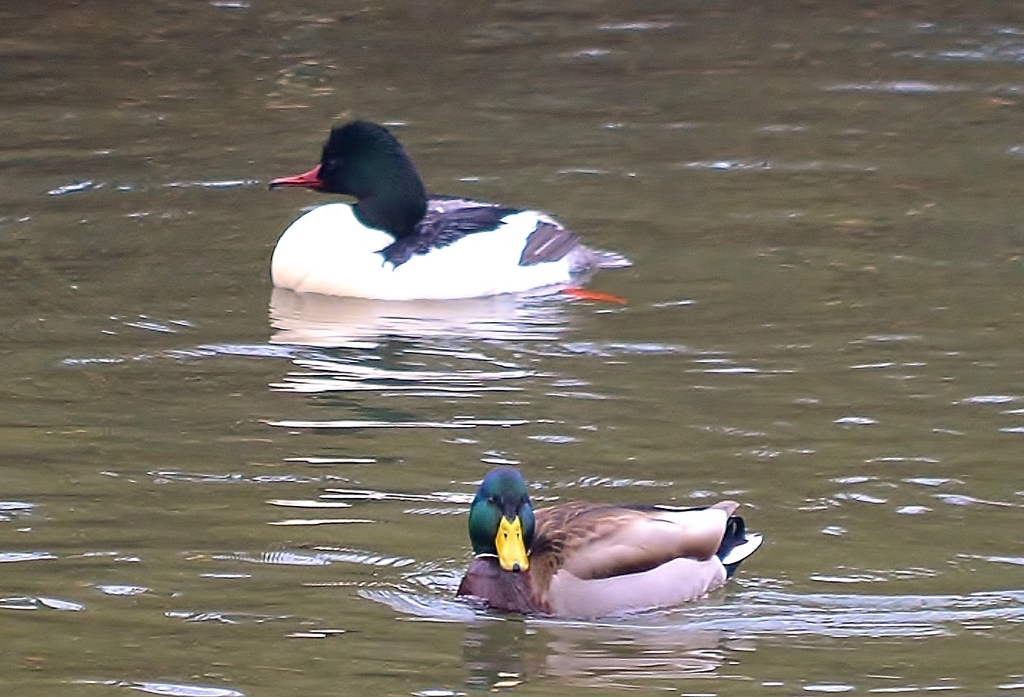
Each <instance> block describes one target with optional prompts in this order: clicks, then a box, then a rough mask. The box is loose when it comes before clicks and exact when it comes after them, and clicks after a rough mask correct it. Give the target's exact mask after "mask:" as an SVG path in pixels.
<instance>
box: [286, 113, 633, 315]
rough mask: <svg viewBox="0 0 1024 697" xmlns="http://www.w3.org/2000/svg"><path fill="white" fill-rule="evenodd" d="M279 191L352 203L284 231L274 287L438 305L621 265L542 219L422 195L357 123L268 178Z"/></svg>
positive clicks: (551, 284) (398, 149) (416, 180)
mask: <svg viewBox="0 0 1024 697" xmlns="http://www.w3.org/2000/svg"><path fill="white" fill-rule="evenodd" d="M278 187H304V188H307V189H313V190H315V191H320V192H324V193H333V194H346V195H349V196H354V197H355V198H356V203H355V204H354V205H350V204H347V203H332V204H328V205H325V206H319V207H317V208H314V209H313V210H311V211H309V212H308V213H306V214H305V215H303V216H301V217H300V218H299V219H298V220H296V221H295V222H294V223H292V224H291V226H289V227H288V229H286V230H285V231H284V233H283V234H282V235H281V238H280V239H279V240H278V242H277V247H276V248H275V249H274V256H273V259H272V261H271V276H272V278H273V282H274V285H275V286H277V287H278V288H286V289H288V290H294V291H297V292H302V293H320V294H323V295H336V296H350V297H353V296H354V297H361V298H371V299H376V300H447V299H453V298H472V297H483V296H488V295H499V294H502V293H519V292H523V291H532V290H536V289H540V288H552V289H558V288H562V287H573V286H574V285H576V284H578V282H579V281H580V280H581V279H582V277H583V276H585V275H586V274H587V272H589V271H591V270H593V269H597V268H615V267H621V266H628V265H629V261H628V260H627V259H625V257H622V256H620V255H618V254H614V253H612V252H601V251H598V250H594V249H590V248H588V247H586V246H584V245H583V244H582V243H581V242H580V239H579V236H578V235H577V234H576V233H574V232H572V231H570V230H568V229H566V228H565V227H564V226H562V224H561V223H559V222H558V221H556V220H555V219H554V218H552V217H551V216H550V215H548V214H547V213H542V212H540V211H535V210H525V209H518V208H511V207H508V206H502V205H500V204H497V203H487V202H484V201H475V200H471V199H466V198H460V197H455V196H428V195H427V193H426V190H425V188H424V186H423V181H422V180H421V179H420V175H419V173H417V171H416V167H415V166H414V165H413V163H412V160H411V159H409V156H408V155H407V154H406V152H405V150H404V149H403V148H402V145H401V144H400V143H399V142H398V140H397V139H396V138H395V137H394V136H393V135H392V134H391V133H390V132H389V131H388V130H387V129H386V128H384V127H383V126H380V125H378V124H375V123H369V122H367V121H353V122H351V123H348V124H345V125H343V126H337V127H335V128H334V129H333V130H332V131H331V135H330V137H329V138H328V140H327V143H326V144H324V148H323V154H322V156H321V159H320V164H319V165H317V166H316V167H314V168H313V169H311V170H310V171H308V172H306V173H305V174H300V175H297V176H294V177H283V178H281V179H275V180H273V181H272V182H270V188H272V189H274V188H278ZM579 294H581V295H584V297H586V294H585V293H582V292H581V293H579ZM595 295H597V294H595Z"/></svg>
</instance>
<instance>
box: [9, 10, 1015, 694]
mask: <svg viewBox="0 0 1024 697" xmlns="http://www.w3.org/2000/svg"><path fill="white" fill-rule="evenodd" d="M1022 56H1024V16H1020V13H1019V12H1017V8H1016V6H1015V5H1012V4H1008V3H998V2H982V3H971V4H964V5H949V4H943V6H942V7H941V8H938V9H935V8H930V7H928V6H927V5H923V6H919V7H912V8H907V7H905V6H904V5H902V4H898V3H881V4H876V5H873V6H871V7H870V8H868V7H867V6H858V7H850V6H848V4H847V3H829V2H822V3H803V4H800V5H772V6H771V7H770V8H769V6H764V7H750V6H748V5H746V4H729V3H690V4H683V5H680V4H679V3H667V2H666V3H660V2H651V3H625V4H623V3H600V2H599V3H593V2H586V3H584V2H556V3H496V4H482V3H462V2H447V3H443V4H439V5H431V6H427V5H423V4H420V3H397V4H396V3H391V4H386V5H359V4H349V3H327V2H304V3H285V2H271V1H268V2H258V3H257V2H242V3H218V2H214V3H198V2H179V3H174V2H153V3H134V4H130V5H126V4H124V3H115V2H91V3H81V4H77V5H65V4H62V3H37V4H34V5H32V6H31V7H30V6H28V5H24V4H15V3H7V4H5V5H3V6H0V66H2V70H3V80H0V104H2V108H0V128H2V132H3V133H4V137H3V139H2V143H0V165H2V166H0V270H2V274H0V278H2V279H3V280H2V290H0V312H2V316H3V317H4V318H5V322H4V323H3V329H2V334H0V445H2V457H0V474H2V478H0V482H2V485H0V637H2V639H3V641H2V647H3V648H2V650H0V692H3V694H17V695H27V696H28V695H47V696H51V695H65V694H66V695H105V694H117V693H119V692H120V693H126V692H127V691H128V690H133V691H138V690H141V691H143V692H144V693H152V694H173V695H177V696H178V697H188V696H190V695H193V696H201V697H216V696H228V695H235V694H243V695H246V696H252V697H256V696H262V695H297V694H303V695H306V694H309V695H320V694H324V695H327V694H371V695H421V696H423V697H428V696H429V697H441V696H444V695H457V694H463V693H475V692H482V691H485V690H490V689H498V690H500V691H507V692H516V693H521V694H552V693H553V692H556V691H557V692H560V693H562V694H566V695H570V694H584V692H585V690H588V689H590V688H594V687H599V688H603V689H606V690H614V691H618V690H625V689H629V688H640V689H642V690H645V691H655V690H657V691H659V692H664V691H667V692H669V693H673V694H682V695H733V694H736V695H739V694H743V695H746V694H751V693H758V694H779V695H792V694H808V693H809V694H816V693H821V692H827V693H833V692H853V693H859V694H864V693H875V692H878V693H883V694H884V693H888V692H900V693H903V692H907V693H923V692H926V691H936V690H939V691H941V690H947V689H948V690H955V691H956V692H957V693H958V694H1000V695H1004V694H1005V695H1012V694H1018V693H1024V669H1022V668H1021V662H1020V658H1019V655H1020V651H1021V636H1020V630H1019V625H1020V623H1021V620H1022V618H1024V586H1022V582H1021V578H1022V575H1021V568H1022V566H1024V547H1022V538H1021V534H1020V518H1021V506H1022V505H1024V485H1022V484H1021V483H1020V482H1021V479H1020V476H1019V466H1020V453H1021V444H1022V442H1024V441H1022V438H1024V353H1022V351H1021V346H1022V345H1024V329H1022V327H1024V322H1022V319H1024V318H1022V310H1021V308H1022V307H1024V303H1022V301H1024V277H1022V262H1021V255H1022V254H1024V233H1022V232H1021V223H1022V221H1024V208H1022V206H1024V204H1022V203H1021V201H1022V198H1021V196H1020V180H1021V177H1022V175H1024V136H1022V135H1021V134H1022V133H1024V128H1022V126H1024V116H1022V111H1021V108H1020V106H1021V95H1022V94H1024V73H1022V72H1021V68H1020V66H1021V58H1022ZM352 117H360V118H368V119H373V120H377V121H382V122H388V123H391V124H394V126H393V129H394V131H395V133H396V134H397V135H398V136H399V137H400V138H401V139H402V141H403V142H404V143H405V144H406V147H407V148H408V150H409V151H410V153H411V154H412V155H413V157H414V159H415V160H416V162H417V164H418V166H419V167H420V169H421V172H422V173H423V175H424V177H425V179H426V180H427V183H428V186H429V188H431V189H432V190H435V191H439V192H444V193H451V194H460V195H466V196H475V197H480V198H485V199H488V200H497V201H501V202H503V203H508V204H511V205H525V206H530V207H536V208H540V209H544V210H548V211H550V212H551V213H552V214H554V215H556V216H557V217H558V218H559V220H561V221H562V222H564V223H565V224H566V225H568V226H569V227H571V228H573V229H575V230H577V231H579V232H580V233H581V234H582V235H583V236H584V237H585V238H586V239H587V240H588V241H589V242H591V243H592V244H593V245H595V246H598V247H603V248H609V249H614V250H617V251H619V252H621V253H623V254H625V255H627V256H628V257H630V258H631V259H632V261H633V262H634V266H633V267H632V268H630V269H628V270H622V271H609V272H604V273H602V274H600V275H598V276H597V277H596V278H595V279H594V280H593V281H592V283H591V287H592V288H594V289H595V290H599V291H602V292H606V293H611V294H615V295H618V296H621V297H624V298H626V299H627V300H628V303H627V304H626V305H625V306H618V305H613V304H602V303H593V302H587V301H571V300H563V299H548V300H542V301H536V300H533V301H531V300H517V299H510V298H502V299H491V300H483V301H474V302H466V303H461V302H460V303H440V304H426V305H415V306H398V307H396V306H391V305H385V306H381V305H380V304H374V303H364V302H350V301H336V302H317V303H312V302H306V301H304V300H302V299H296V298H294V297H289V296H288V295H287V294H284V295H282V294H278V295H277V296H274V297H273V298H272V288H271V285H270V281H269V271H268V269H269V259H270V254H271V252H272V250H273V245H274V243H275V241H276V238H277V235H278V234H279V233H280V231H281V230H283V228H284V227H285V226H286V225H287V224H288V223H289V222H290V221H291V220H292V219H294V218H295V217H296V216H297V215H298V214H299V213H300V212H301V209H302V208H303V207H304V206H308V205H312V204H314V203H317V202H322V201H325V200H327V199H325V198H318V197H316V196H315V195H314V194H306V193H299V192H294V191H290V192H268V191H266V183H267V182H268V181H269V180H270V179H271V178H273V177H276V176H281V175H286V174H293V173H295V172H298V171H302V170H303V169H304V168H307V167H309V166H312V165H313V164H314V163H315V161H316V158H317V156H318V153H319V148H320V145H321V143H322V141H323V139H324V137H325V135H326V133H327V130H328V128H329V125H330V124H331V123H332V122H335V121H339V120H343V119H346V118H352ZM296 341H302V342H304V343H307V344H315V345H313V346H298V345H296V344H295V343H294V342H296ZM435 378H436V379H435ZM502 462H513V463H518V464H520V466H521V468H522V470H523V471H524V473H525V474H526V476H527V477H528V478H529V479H530V480H531V481H533V482H535V483H536V485H537V488H536V490H535V492H534V493H535V495H536V496H537V497H538V498H542V499H560V500H568V499H589V500H594V501H644V502H671V503H677V504H701V503H705V502H708V501H710V500H713V499H716V498H718V497H730V498H735V499H737V500H740V501H742V502H743V504H744V508H743V511H742V512H743V515H744V516H745V517H746V519H747V522H748V525H749V526H750V527H751V528H753V529H756V530H759V531H761V532H763V533H764V534H765V536H766V539H767V542H766V544H765V546H764V547H763V548H762V549H761V550H760V551H759V552H758V553H757V555H755V556H754V557H753V558H751V559H750V560H749V561H748V562H747V563H745V564H744V566H743V567H742V568H741V570H740V572H739V574H738V575H737V577H736V579H735V580H734V581H733V582H731V583H730V584H729V585H728V586H727V587H726V588H725V589H723V590H722V591H719V592H717V593H716V594H714V596H713V597H711V598H709V599H708V600H707V601H702V602H698V603H694V604H692V605H690V606H687V607H683V608H678V609H674V610H672V611H666V612H661V613H650V614H646V615H640V616H637V617H630V618H626V619H619V620H616V621H609V622H605V623H574V622H552V621H542V620H536V619H534V620H528V621H523V620H516V619H507V618H500V617H487V616H482V615H475V614H474V613H473V612H472V611H471V610H469V609H468V608H466V607H465V606H463V605H461V604H459V603H456V602H454V600H453V595H454V591H455V588H456V587H457V584H458V581H459V578H460V574H461V571H462V569H463V567H464V565H465V563H466V561H467V559H468V552H469V547H468V540H467V538H466V533H465V525H466V518H465V509H466V501H467V496H469V495H471V494H472V492H473V490H474V488H475V484H476V482H477V481H479V479H480V478H481V477H482V476H483V474H484V473H485V472H486V471H487V469H488V468H489V467H491V466H493V464H495V463H502ZM325 504H330V506H329V507H328V506H325ZM339 504H349V505H348V506H347V507H346V506H341V505H339Z"/></svg>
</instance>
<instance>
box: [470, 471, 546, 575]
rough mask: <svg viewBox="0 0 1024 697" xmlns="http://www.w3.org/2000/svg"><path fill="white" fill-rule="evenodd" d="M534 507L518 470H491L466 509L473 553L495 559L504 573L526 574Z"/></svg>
mask: <svg viewBox="0 0 1024 697" xmlns="http://www.w3.org/2000/svg"><path fill="white" fill-rule="evenodd" d="M533 527H534V519H533V508H532V507H531V506H530V495H529V494H528V493H527V492H526V482H525V481H523V476H522V475H521V474H519V471H518V470H514V469H512V468H511V467H498V468H497V469H493V470H491V471H490V472H489V473H488V474H487V476H486V477H484V481H483V482H482V483H481V484H480V488H479V489H477V490H476V497H475V498H474V499H473V505H472V506H471V507H470V509H469V539H470V540H471V541H472V542H473V553H474V554H489V555H493V556H496V557H498V561H499V562H500V563H501V568H503V569H505V571H526V570H527V569H529V568H530V560H529V557H528V556H527V553H528V550H529V549H530V545H531V544H532V542H533Z"/></svg>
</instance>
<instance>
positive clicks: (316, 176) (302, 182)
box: [270, 165, 324, 191]
mask: <svg viewBox="0 0 1024 697" xmlns="http://www.w3.org/2000/svg"><path fill="white" fill-rule="evenodd" d="M279 186H299V187H302V188H305V189H314V190H317V191H319V190H320V189H322V188H324V183H323V181H321V179H320V165H317V166H316V167H314V168H313V169H311V170H309V171H308V172H306V173H304V174H297V175H295V176H294V177H281V178H280V179H275V180H273V181H272V182H270V188H271V189H276V188H277V187H279Z"/></svg>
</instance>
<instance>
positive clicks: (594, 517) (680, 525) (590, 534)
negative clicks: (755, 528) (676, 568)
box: [534, 502, 735, 580]
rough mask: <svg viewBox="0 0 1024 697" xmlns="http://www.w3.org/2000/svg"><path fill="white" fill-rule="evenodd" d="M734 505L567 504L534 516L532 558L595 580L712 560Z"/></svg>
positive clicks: (724, 503)
mask: <svg viewBox="0 0 1024 697" xmlns="http://www.w3.org/2000/svg"><path fill="white" fill-rule="evenodd" d="M733 510H735V504H732V502H723V503H722V504H717V505H716V506H713V507H711V508H704V509H689V510H671V509H666V508H657V507H644V508H627V507H620V506H601V505H586V504H583V505H580V504H567V505H563V506H557V507H553V508H549V509H541V510H538V511H537V538H538V542H536V543H535V549H534V557H535V558H539V559H538V561H544V557H545V556H554V557H556V560H551V561H552V562H553V563H551V565H552V566H553V567H555V569H553V570H557V569H565V570H566V571H568V572H569V573H571V574H572V575H573V576H575V577H576V578H579V579H582V580H587V579H599V578H610V577H613V576H621V575H624V574H632V573H638V572H642V571H648V570H650V569H653V568H656V567H658V566H660V565H661V564H664V563H666V562H668V561H671V560H673V559H678V558H687V559H694V560H698V561H700V560H705V559H709V558H710V557H712V556H714V554H715V553H716V552H717V551H718V547H719V545H720V544H721V541H722V537H723V536H724V534H725V530H726V523H727V521H728V519H729V515H730V513H731V512H732V511H733Z"/></svg>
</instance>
